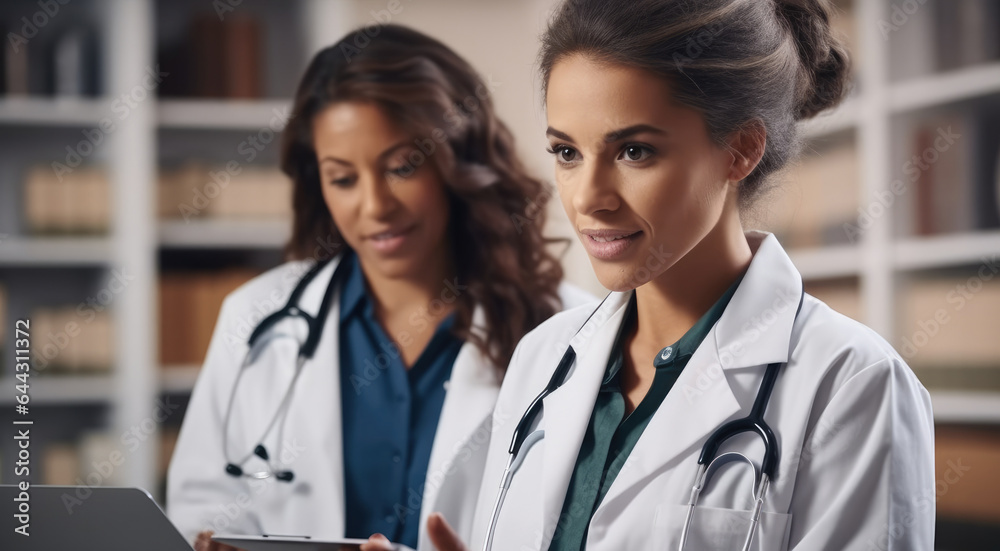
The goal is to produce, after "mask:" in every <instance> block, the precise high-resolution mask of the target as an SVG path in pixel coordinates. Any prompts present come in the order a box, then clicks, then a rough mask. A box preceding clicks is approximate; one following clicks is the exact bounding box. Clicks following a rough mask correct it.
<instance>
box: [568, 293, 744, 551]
mask: <svg viewBox="0 0 1000 551" xmlns="http://www.w3.org/2000/svg"><path fill="white" fill-rule="evenodd" d="M742 279H743V276H740V277H739V278H737V280H736V282H735V283H733V284H732V286H730V287H729V289H728V290H727V291H726V292H725V293H724V294H723V295H722V297H720V298H719V300H718V301H716V303H715V304H714V305H713V306H712V307H711V308H710V309H709V310H708V312H706V313H705V315H703V316H702V317H701V319H699V320H698V321H697V322H696V323H695V324H694V326H693V327H691V329H689V330H688V332H687V333H685V334H684V336H683V337H681V338H680V340H678V341H677V342H675V343H674V344H672V345H670V346H667V347H664V348H663V349H661V350H660V352H659V353H658V354H657V355H656V357H655V358H654V359H653V366H654V367H655V368H656V374H655V375H654V376H653V384H652V385H651V386H650V388H649V392H647V393H646V396H645V397H644V398H643V399H642V401H641V402H639V405H638V406H636V408H635V411H633V412H632V413H631V414H629V416H628V417H625V397H624V396H623V395H622V389H621V368H622V364H623V363H624V358H625V355H624V351H623V349H624V344H625V342H624V341H625V338H626V337H627V336H628V335H629V334H630V333H631V332H632V329H633V328H634V327H635V322H636V305H635V294H634V293H633V295H632V298H631V299H630V300H629V303H628V306H627V310H626V312H625V320H624V322H622V325H621V327H620V328H619V330H618V336H617V337H616V338H615V343H614V347H613V348H612V350H611V356H610V358H608V367H607V369H606V370H605V373H604V380H603V381H602V383H601V390H600V392H599V393H598V395H597V401H596V402H595V403H594V411H593V412H592V413H591V415H590V424H589V425H588V426H587V432H586V433H585V434H584V437H583V443H582V444H581V445H580V452H579V455H577V458H576V467H574V469H573V477H572V478H571V479H570V482H569V488H567V490H566V499H565V500H564V501H563V507H562V514H561V515H560V516H559V522H558V524H557V525H556V531H555V534H554V535H553V537H552V543H551V544H550V545H549V551H570V550H572V551H579V550H581V549H583V548H584V545H585V544H586V542H587V529H588V527H589V526H590V519H591V517H592V516H593V515H594V511H596V510H597V506H598V505H600V504H601V501H602V500H603V499H604V496H605V494H607V493H608V489H609V488H610V487H611V484H612V483H613V482H614V481H615V478H616V477H617V476H618V473H619V471H621V468H622V465H624V464H625V461H626V460H627V459H628V456H629V454H630V453H631V452H632V448H634V447H635V443H636V442H638V441H639V437H640V436H642V431H643V430H645V428H646V425H647V424H649V420H650V418H652V417H653V413H655V412H656V410H657V408H659V407H660V404H661V403H663V399H664V398H665V397H666V396H667V393H668V392H670V389H671V387H673V386H674V382H675V381H677V377H678V376H680V374H681V370H683V369H684V366H686V365H687V363H688V360H689V359H690V358H691V355H692V354H694V351H695V350H697V349H698V346H699V345H700V344H701V341H703V340H705V337H706V336H707V335H708V332H709V331H710V330H711V329H712V326H713V325H715V322H717V321H719V318H720V317H722V312H723V311H725V309H726V306H727V305H728V304H729V300H730V299H731V298H732V297H733V294H734V293H736V288H737V287H739V284H740V281H741V280H742ZM580 511H587V512H588V514H586V515H581V514H579V512H580ZM574 513H575V514H574Z"/></svg>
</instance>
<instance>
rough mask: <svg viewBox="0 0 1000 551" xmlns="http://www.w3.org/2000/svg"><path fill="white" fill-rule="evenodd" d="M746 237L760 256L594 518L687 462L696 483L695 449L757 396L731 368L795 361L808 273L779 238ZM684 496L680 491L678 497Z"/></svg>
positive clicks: (749, 234)
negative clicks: (794, 339) (735, 381)
mask: <svg viewBox="0 0 1000 551" xmlns="http://www.w3.org/2000/svg"><path fill="white" fill-rule="evenodd" d="M747 241H748V242H749V244H750V247H751V250H752V251H753V252H754V253H755V254H754V258H753V261H752V262H751V264H750V267H749V268H748V269H747V273H746V275H745V276H744V277H743V281H742V282H741V283H740V286H739V288H738V289H737V290H736V293H735V294H734V295H733V298H732V300H731V301H730V303H729V305H728V306H727V307H726V310H725V312H723V314H722V317H721V318H720V319H719V321H718V323H716V325H715V327H713V328H712V330H711V331H710V332H709V334H708V335H707V336H706V337H705V340H704V341H703V342H702V344H701V346H699V347H698V350H696V351H695V353H694V355H693V356H692V357H691V360H690V361H689V362H688V365H687V366H686V367H685V368H684V371H683V372H681V375H680V377H678V378H677V382H676V383H675V384H674V387H673V388H672V389H671V391H670V393H669V394H668V395H667V397H666V398H665V399H664V400H663V404H662V405H661V406H660V407H659V409H658V410H657V411H656V413H654V414H653V417H652V418H651V419H650V421H649V424H648V425H647V426H646V429H645V430H644V431H643V434H642V436H641V437H640V438H639V441H638V442H636V445H635V448H633V450H632V453H630V454H629V458H628V460H627V461H626V463H625V466H624V467H623V468H622V470H621V472H620V473H619V475H618V477H617V478H616V479H615V481H614V483H613V484H612V486H611V488H610V489H609V490H608V493H607V495H606V496H605V498H604V501H602V502H601V506H600V508H598V510H597V511H596V512H595V515H594V520H595V522H596V521H598V520H599V515H600V514H601V511H602V509H604V508H605V507H613V504H614V502H615V501H616V500H619V499H624V500H628V499H629V496H630V492H629V489H630V488H632V487H634V486H635V485H636V484H638V483H640V482H642V481H643V480H644V479H645V478H646V477H648V476H649V475H651V474H652V473H657V472H661V471H662V470H664V469H672V468H674V467H676V466H677V465H676V463H677V462H678V461H680V460H684V461H691V468H690V471H691V473H692V474H691V481H692V482H693V481H694V474H693V473H694V472H695V468H694V463H695V461H694V460H693V459H690V456H691V455H692V448H696V447H697V449H695V450H694V452H695V454H694V455H696V454H697V453H698V452H699V451H700V446H702V445H703V443H704V442H705V440H706V439H707V438H708V435H709V434H711V433H712V432H714V431H715V430H716V429H717V428H719V426H721V425H722V424H723V423H725V422H726V421H728V420H730V419H735V418H737V417H740V416H742V415H746V414H747V413H748V412H749V410H750V406H751V405H752V403H753V399H754V398H755V394H754V395H750V396H748V397H743V399H742V400H740V399H737V397H736V395H735V393H734V392H733V389H732V388H731V387H730V384H729V378H728V377H727V376H726V373H727V372H730V371H732V370H740V369H753V370H755V372H759V376H763V374H764V368H765V367H766V366H767V364H769V363H773V362H786V361H788V354H789V342H790V339H791V333H792V326H793V324H794V321H795V313H796V310H797V308H798V303H799V299H800V297H801V293H802V278H801V276H800V275H799V273H798V271H797V270H796V269H795V267H794V265H793V264H792V262H791V260H790V259H789V258H788V256H787V255H786V254H785V252H784V251H783V250H782V249H781V246H780V245H779V244H778V242H777V239H776V238H775V237H774V236H773V235H770V234H764V233H760V232H747ZM753 388H754V389H756V388H757V387H756V386H754V387H753ZM685 498H686V496H680V495H678V496H676V501H677V503H680V502H681V501H680V500H683V499H685Z"/></svg>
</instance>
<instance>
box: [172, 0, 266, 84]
mask: <svg viewBox="0 0 1000 551" xmlns="http://www.w3.org/2000/svg"><path fill="white" fill-rule="evenodd" d="M189 34H190V39H189V43H190V44H191V47H190V48H189V49H188V50H187V53H186V57H187V63H186V64H176V65H173V64H174V63H175V62H174V61H173V59H172V56H176V55H177V54H176V53H175V52H172V51H171V50H170V49H165V50H164V51H163V54H162V56H163V57H164V59H166V60H168V61H170V62H171V63H172V65H171V66H176V67H177V68H178V69H180V70H181V71H182V73H184V72H190V73H192V74H191V76H188V75H185V74H182V75H181V76H180V80H182V81H190V82H191V85H190V87H189V89H188V92H189V94H190V95H194V96H197V97H205V98H240V99H249V98H259V97H261V95H262V90H261V81H262V76H263V75H262V73H263V70H262V66H263V59H262V42H263V39H262V31H261V26H260V23H259V22H258V20H257V19H256V18H255V17H253V16H252V15H250V14H247V13H234V14H231V15H229V16H228V17H226V18H225V19H224V20H219V17H218V16H216V15H215V14H214V13H204V14H199V15H196V16H195V17H194V18H193V19H192V20H191V23H190V31H189Z"/></svg>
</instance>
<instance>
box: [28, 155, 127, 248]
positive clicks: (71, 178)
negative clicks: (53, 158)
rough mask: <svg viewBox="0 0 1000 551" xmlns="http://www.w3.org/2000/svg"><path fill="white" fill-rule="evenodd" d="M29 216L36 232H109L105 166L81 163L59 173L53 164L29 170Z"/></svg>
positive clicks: (31, 230)
mask: <svg viewBox="0 0 1000 551" xmlns="http://www.w3.org/2000/svg"><path fill="white" fill-rule="evenodd" d="M24 201H25V216H26V223H27V227H28V230H29V231H30V232H32V233H46V234H47V233H70V234H76V233H82V234H102V233H105V232H107V230H108V223H109V219H110V213H111V193H110V185H109V183H108V178H107V173H106V172H105V170H104V169H103V168H100V167H93V166H80V167H77V168H76V169H73V170H72V171H71V172H68V173H60V174H56V172H55V171H54V170H53V169H52V168H51V167H49V166H44V165H40V166H36V167H33V168H31V169H29V170H28V171H27V174H26V176H25V182H24Z"/></svg>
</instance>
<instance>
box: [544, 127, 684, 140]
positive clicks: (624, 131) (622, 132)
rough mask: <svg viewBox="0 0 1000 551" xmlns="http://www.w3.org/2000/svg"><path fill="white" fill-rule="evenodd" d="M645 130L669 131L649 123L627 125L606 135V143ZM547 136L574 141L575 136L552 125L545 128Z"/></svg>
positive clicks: (662, 133) (660, 133)
mask: <svg viewBox="0 0 1000 551" xmlns="http://www.w3.org/2000/svg"><path fill="white" fill-rule="evenodd" d="M643 132H649V133H651V134H659V135H665V134H666V133H667V132H666V131H665V130H663V129H661V128H657V127H655V126H651V125H648V124H633V125H632V126H627V127H625V128H620V129H618V130H612V131H611V132H608V133H607V134H605V135H604V141H605V143H612V142H618V141H621V140H624V139H625V138H630V137H632V136H634V135H636V134H641V133H643ZM545 135H546V136H553V137H556V138H559V139H560V140H566V141H568V142H572V141H573V138H571V137H570V136H569V134H567V133H565V132H562V131H560V130H556V129H555V128H552V127H551V126H550V127H548V128H547V129H546V130H545Z"/></svg>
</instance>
